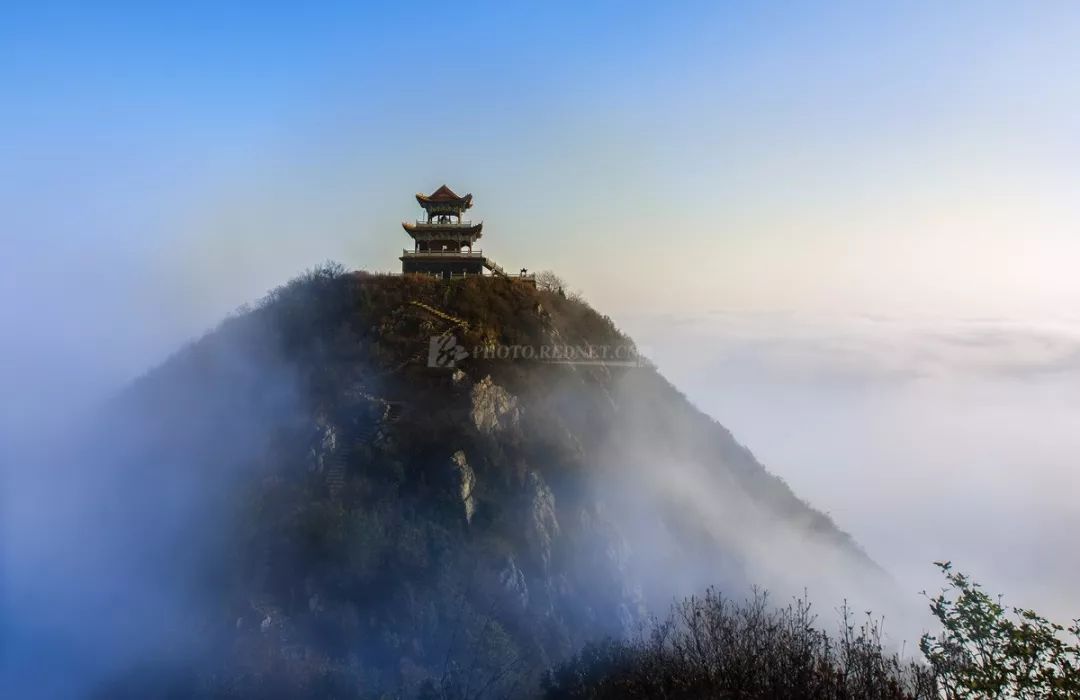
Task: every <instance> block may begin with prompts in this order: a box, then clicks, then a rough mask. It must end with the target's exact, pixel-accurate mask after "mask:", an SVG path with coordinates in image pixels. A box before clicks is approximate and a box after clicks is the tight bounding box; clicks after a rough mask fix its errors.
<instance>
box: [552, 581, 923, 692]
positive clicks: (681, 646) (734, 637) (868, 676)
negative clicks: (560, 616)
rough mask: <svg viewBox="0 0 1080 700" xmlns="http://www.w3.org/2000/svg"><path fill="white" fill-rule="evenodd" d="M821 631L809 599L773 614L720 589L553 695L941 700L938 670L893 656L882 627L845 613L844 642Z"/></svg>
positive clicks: (581, 667) (596, 654)
mask: <svg viewBox="0 0 1080 700" xmlns="http://www.w3.org/2000/svg"><path fill="white" fill-rule="evenodd" d="M815 624H816V616H815V615H814V614H813V613H811V610H810V605H809V604H808V603H806V602H805V601H803V600H796V601H795V602H793V603H792V604H790V605H788V606H787V607H784V608H773V607H771V606H770V605H769V601H768V597H767V596H766V595H765V594H755V596H754V597H753V598H751V599H749V600H747V601H745V602H743V603H735V602H732V601H730V600H727V599H726V598H724V597H723V596H722V595H721V594H719V593H717V592H716V591H715V590H711V589H710V590H709V591H707V592H706V593H705V595H704V596H703V597H692V598H689V599H687V600H685V601H683V602H682V603H679V604H677V605H675V606H674V607H673V609H672V611H671V614H670V615H669V616H668V618H667V619H665V620H663V621H662V622H658V623H656V624H655V625H654V626H653V627H652V629H651V630H649V631H648V632H647V633H646V634H645V635H643V636H642V637H640V638H638V639H636V640H633V641H628V642H617V641H610V640H609V641H606V642H603V643H599V644H593V645H590V646H588V647H586V648H585V649H584V650H583V651H582V652H581V653H580V654H579V655H578V656H576V657H575V658H574V659H573V660H572V661H570V662H569V663H567V664H565V665H564V666H562V667H561V668H560V669H558V670H557V671H556V672H555V673H554V674H553V675H552V676H551V678H550V679H549V680H548V682H547V685H546V688H545V691H546V697H547V698H549V699H550V700H556V699H557V700H564V699H569V698H591V699H596V700H600V699H605V698H655V697H664V698H744V699H747V700H749V699H757V698H761V699H762V700H764V699H766V698H768V699H770V700H784V699H791V700H795V699H796V698H797V699H799V700H818V699H820V700H864V699H865V700H890V699H891V700H913V699H916V698H932V697H936V695H935V683H934V679H933V676H932V673H931V671H930V670H929V669H927V668H925V667H923V666H920V665H918V664H916V663H913V662H904V661H902V660H901V659H900V658H899V657H898V656H897V655H895V654H889V653H887V652H886V651H885V650H884V649H883V648H882V645H881V640H880V634H879V629H878V626H877V624H876V623H875V622H874V621H873V620H870V619H868V620H867V621H866V622H864V623H863V624H861V625H858V626H856V625H855V623H854V622H853V621H852V619H851V615H850V613H849V611H847V609H846V608H845V609H844V610H843V624H842V626H841V628H840V632H839V634H838V635H837V636H836V637H832V636H830V635H828V634H827V633H825V632H823V631H821V630H819V629H818V628H817V627H816V626H815Z"/></svg>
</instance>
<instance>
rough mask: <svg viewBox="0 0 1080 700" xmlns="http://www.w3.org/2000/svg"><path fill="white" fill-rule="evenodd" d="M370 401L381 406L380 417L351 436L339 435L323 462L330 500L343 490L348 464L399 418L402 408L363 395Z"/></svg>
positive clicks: (399, 405)
mask: <svg viewBox="0 0 1080 700" xmlns="http://www.w3.org/2000/svg"><path fill="white" fill-rule="evenodd" d="M364 397H365V398H367V399H368V400H370V401H374V402H376V403H379V404H381V405H382V406H383V413H382V415H381V416H380V417H379V418H378V419H376V420H373V421H371V423H370V424H368V425H366V426H364V427H363V428H361V429H359V430H356V431H353V432H352V434H346V435H341V437H340V439H341V442H339V443H338V445H337V446H336V447H335V448H334V450H333V451H332V452H331V453H330V454H328V455H327V456H326V458H325V460H324V462H323V464H324V465H325V466H324V469H325V472H324V474H325V477H326V488H327V491H329V493H330V496H331V497H332V498H336V497H337V496H338V495H339V494H340V493H341V491H342V490H343V489H344V488H345V479H346V475H347V474H348V469H349V463H350V462H353V461H355V458H356V457H358V456H359V455H360V454H362V453H363V452H364V451H365V450H366V449H367V447H368V446H369V445H370V444H371V443H372V441H373V440H374V439H375V437H376V436H377V435H378V433H379V431H380V430H382V429H383V428H384V427H385V426H387V425H389V424H392V423H396V422H397V421H398V419H399V418H401V412H402V406H401V404H399V403H392V402H390V401H386V400H385V399H380V398H377V397H374V396H369V395H364Z"/></svg>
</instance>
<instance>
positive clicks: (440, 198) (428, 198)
mask: <svg viewBox="0 0 1080 700" xmlns="http://www.w3.org/2000/svg"><path fill="white" fill-rule="evenodd" d="M416 201H418V202H420V206H424V205H425V204H457V205H460V206H461V208H462V209H468V208H469V207H471V206H472V195H471V194H467V195H465V196H464V197H460V196H458V195H457V194H455V193H454V191H453V190H452V189H450V188H449V187H447V186H446V185H443V186H441V187H440V188H439V189H437V190H435V191H434V192H432V193H431V194H423V193H420V192H417V193H416Z"/></svg>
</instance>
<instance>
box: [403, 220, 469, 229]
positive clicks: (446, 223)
mask: <svg viewBox="0 0 1080 700" xmlns="http://www.w3.org/2000/svg"><path fill="white" fill-rule="evenodd" d="M416 225H417V226H440V227H442V226H461V227H462V228H464V227H466V226H472V225H473V222H472V221H471V220H469V219H466V220H465V221H444V222H442V223H440V222H438V221H428V220H427V219H417V220H416Z"/></svg>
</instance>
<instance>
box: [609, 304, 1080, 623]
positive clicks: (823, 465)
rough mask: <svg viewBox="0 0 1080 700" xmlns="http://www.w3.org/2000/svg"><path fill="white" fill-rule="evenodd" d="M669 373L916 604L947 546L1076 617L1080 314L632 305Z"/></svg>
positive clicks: (1001, 585) (631, 325) (1048, 609)
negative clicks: (662, 309)
mask: <svg viewBox="0 0 1080 700" xmlns="http://www.w3.org/2000/svg"><path fill="white" fill-rule="evenodd" d="M621 321H622V322H623V324H624V325H625V327H626V328H627V329H628V330H629V331H630V332H631V333H632V334H633V335H634V336H635V337H636V338H638V340H639V342H640V343H641V344H642V345H643V346H644V347H645V348H647V352H648V353H649V354H650V356H651V357H654V358H655V359H656V361H657V363H658V364H659V367H660V369H661V371H663V372H664V373H665V374H666V375H667V376H669V378H670V379H671V380H672V381H673V382H674V383H675V384H676V385H677V386H680V387H684V388H685V391H686V393H687V394H688V396H689V397H690V398H691V399H692V400H693V401H694V402H695V403H696V404H697V405H698V406H700V407H701V408H702V409H703V410H705V411H707V412H708V413H709V414H710V415H712V416H714V417H715V418H716V419H717V420H719V421H720V422H721V423H723V424H724V425H726V426H727V427H729V428H730V429H731V430H732V431H733V432H734V434H735V435H736V436H737V437H738V438H739V439H740V440H741V441H742V442H744V444H746V445H748V446H750V447H751V449H752V450H753V452H754V454H755V455H756V456H757V457H758V458H759V459H760V460H761V461H762V462H763V463H764V464H765V465H766V466H767V467H768V468H769V469H770V470H771V471H772V472H773V473H775V474H777V475H779V476H781V477H782V478H783V479H784V480H785V481H787V482H788V483H789V484H790V485H791V486H792V487H793V488H794V489H795V491H796V492H797V493H799V494H800V495H802V496H803V497H805V498H806V499H807V500H808V501H809V502H810V503H812V504H814V505H815V506H816V507H817V508H820V509H822V510H823V511H825V512H827V513H828V514H829V515H830V516H831V517H833V518H834V519H835V520H836V521H837V522H838V523H839V524H840V525H841V527H843V528H844V529H845V530H847V531H848V532H849V533H851V534H852V535H853V537H854V538H855V540H856V541H858V542H859V543H860V544H862V545H863V546H864V547H865V548H866V551H867V552H868V553H869V554H870V555H871V556H872V557H873V558H874V559H875V561H877V562H878V563H880V564H881V565H882V566H883V567H884V568H885V569H886V570H887V571H888V572H889V573H890V574H891V575H893V576H894V577H895V578H896V580H897V582H898V585H899V587H900V589H901V591H902V593H903V594H904V595H906V596H908V597H909V598H910V599H912V600H918V599H919V598H918V593H919V592H920V591H922V590H927V591H934V590H937V588H938V587H939V585H940V583H941V582H940V581H939V580H938V577H937V571H936V569H934V567H933V566H932V565H931V563H932V562H934V561H948V560H951V561H953V562H954V564H955V565H956V566H957V567H958V568H959V569H961V570H964V571H967V572H969V573H971V574H972V575H974V576H975V578H976V580H979V581H981V582H983V583H984V585H986V587H987V589H988V590H989V591H992V592H995V593H1003V594H1005V596H1006V599H1007V600H1008V601H1010V602H1012V603H1014V604H1017V605H1022V606H1028V607H1034V608H1035V609H1038V610H1041V611H1043V612H1044V613H1046V614H1049V615H1051V617H1054V618H1056V619H1060V620H1070V619H1072V618H1074V617H1076V616H1077V614H1078V613H1080V599H1078V598H1077V594H1076V588H1075V581H1076V580H1078V578H1080V556H1078V555H1077V553H1076V548H1075V546H1073V545H1072V543H1071V540H1072V537H1073V535H1072V533H1075V532H1076V531H1077V530H1078V529H1080V519H1078V517H1080V516H1078V514H1077V513H1078V511H1077V509H1076V498H1077V494H1078V493H1080V471H1078V470H1077V455H1078V454H1080V431H1078V430H1077V426H1078V425H1080V398H1078V397H1080V359H1078V358H1080V324H1078V323H1077V322H1076V321H1075V320H1072V319H1069V318H1056V319H1055V318H1049V319H1046V320H1044V321H1041V322H1038V321H1033V320H1030V319H1024V320H1019V319H1008V318H948V317H914V318H913V317H895V316H893V317H888V316H885V317H882V316H876V317H874V316H853V315H823V314H816V315H814V314H738V313H716V314H711V315H702V316H679V315H673V316H665V317H645V316H637V317H634V316H627V317H626V318H624V319H621Z"/></svg>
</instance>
